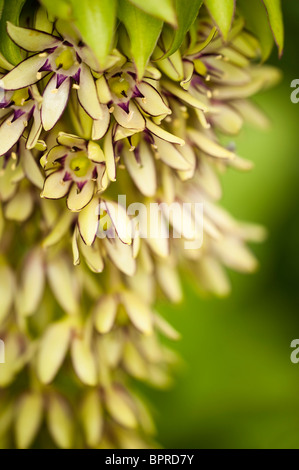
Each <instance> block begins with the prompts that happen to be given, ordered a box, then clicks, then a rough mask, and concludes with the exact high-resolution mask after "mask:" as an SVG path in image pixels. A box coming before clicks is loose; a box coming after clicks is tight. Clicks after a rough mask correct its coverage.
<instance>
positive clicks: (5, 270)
mask: <svg viewBox="0 0 299 470" xmlns="http://www.w3.org/2000/svg"><path fill="white" fill-rule="evenodd" d="M0 279H1V282H0V299H1V302H0V324H1V323H2V322H3V321H4V319H5V318H6V316H7V315H8V314H9V312H10V309H11V307H12V303H13V299H14V293H15V281H14V275H13V272H12V270H11V269H10V268H9V267H8V266H6V265H5V264H0Z"/></svg>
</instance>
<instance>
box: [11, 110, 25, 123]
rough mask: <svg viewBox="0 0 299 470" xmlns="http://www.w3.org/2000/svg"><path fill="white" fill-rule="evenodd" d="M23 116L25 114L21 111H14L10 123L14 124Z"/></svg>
mask: <svg viewBox="0 0 299 470" xmlns="http://www.w3.org/2000/svg"><path fill="white" fill-rule="evenodd" d="M24 114H26V113H25V111H23V110H22V109H14V114H13V118H12V120H11V122H15V121H16V120H17V119H19V118H20V117H21V116H24Z"/></svg>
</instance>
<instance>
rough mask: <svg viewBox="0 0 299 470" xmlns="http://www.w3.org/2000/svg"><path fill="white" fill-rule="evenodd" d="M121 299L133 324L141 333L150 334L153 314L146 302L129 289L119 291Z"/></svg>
mask: <svg viewBox="0 0 299 470" xmlns="http://www.w3.org/2000/svg"><path fill="white" fill-rule="evenodd" d="M121 301H122V303H123V304H124V307H125V309H126V312H127V314H128V316H129V318H130V320H131V322H132V323H133V325H134V326H135V327H136V328H137V329H138V330H140V331H141V332H142V333H143V334H146V335H150V334H152V332H153V314H152V312H151V310H150V309H149V307H148V306H147V304H146V303H145V302H143V301H142V300H141V299H140V298H139V297H138V296H137V295H136V294H134V293H132V292H130V291H125V292H122V293H121Z"/></svg>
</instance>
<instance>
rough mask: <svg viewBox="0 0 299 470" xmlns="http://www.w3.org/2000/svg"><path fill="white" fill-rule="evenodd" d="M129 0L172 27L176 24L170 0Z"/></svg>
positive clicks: (174, 12) (172, 4)
mask: <svg viewBox="0 0 299 470" xmlns="http://www.w3.org/2000/svg"><path fill="white" fill-rule="evenodd" d="M129 1H130V2H131V3H133V4H134V5H135V6H136V7H138V8H140V9H141V10H143V11H144V12H145V13H147V14H148V15H151V16H156V17H157V18H160V20H163V21H166V23H170V24H171V25H173V26H174V27H176V26H177V17H176V11H175V8H174V3H173V1H172V0H151V1H150V2H146V1H144V0H129Z"/></svg>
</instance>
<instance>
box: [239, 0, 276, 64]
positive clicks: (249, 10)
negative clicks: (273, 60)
mask: <svg viewBox="0 0 299 470" xmlns="http://www.w3.org/2000/svg"><path fill="white" fill-rule="evenodd" d="M238 8H239V10H240V12H241V14H242V16H243V17H244V19H245V26H246V29H248V30H249V31H251V32H252V33H253V34H254V35H255V36H256V37H257V39H258V40H259V43H260V46H261V52H262V60H263V61H265V60H267V59H268V57H269V55H270V54H271V51H272V48H273V43H274V41H273V36H272V33H271V30H270V28H269V23H268V18H267V13H266V10H265V8H264V7H263V4H262V3H261V1H260V0H251V1H250V3H249V2H248V0H238Z"/></svg>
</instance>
